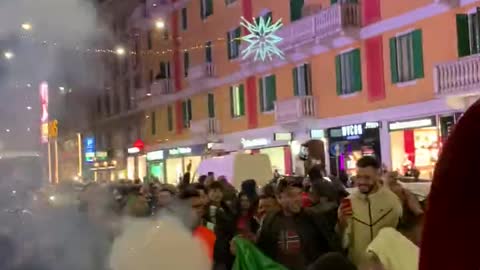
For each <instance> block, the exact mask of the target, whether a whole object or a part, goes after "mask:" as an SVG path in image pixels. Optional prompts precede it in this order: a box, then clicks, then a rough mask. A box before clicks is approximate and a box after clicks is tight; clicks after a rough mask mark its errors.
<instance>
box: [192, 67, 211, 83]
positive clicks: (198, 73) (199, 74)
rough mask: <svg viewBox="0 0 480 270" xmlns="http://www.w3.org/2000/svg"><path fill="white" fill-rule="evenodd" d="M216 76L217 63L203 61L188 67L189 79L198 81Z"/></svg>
mask: <svg viewBox="0 0 480 270" xmlns="http://www.w3.org/2000/svg"><path fill="white" fill-rule="evenodd" d="M213 77H215V64H213V63H203V64H201V65H196V66H194V67H191V68H189V69H188V80H189V81H190V82H198V81H201V80H205V79H209V78H213Z"/></svg>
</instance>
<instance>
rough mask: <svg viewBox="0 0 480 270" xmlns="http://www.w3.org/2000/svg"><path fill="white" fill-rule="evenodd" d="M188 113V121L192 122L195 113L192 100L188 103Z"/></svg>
mask: <svg viewBox="0 0 480 270" xmlns="http://www.w3.org/2000/svg"><path fill="white" fill-rule="evenodd" d="M187 111H188V121H192V119H193V113H192V100H191V99H188V101H187Z"/></svg>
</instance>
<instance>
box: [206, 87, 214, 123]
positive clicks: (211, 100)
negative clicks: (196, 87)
mask: <svg viewBox="0 0 480 270" xmlns="http://www.w3.org/2000/svg"><path fill="white" fill-rule="evenodd" d="M207 99H208V101H207V107H208V117H209V118H214V117H215V96H214V95H213V94H212V93H208V97H207Z"/></svg>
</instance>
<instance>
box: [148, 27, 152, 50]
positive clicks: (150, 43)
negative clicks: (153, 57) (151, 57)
mask: <svg viewBox="0 0 480 270" xmlns="http://www.w3.org/2000/svg"><path fill="white" fill-rule="evenodd" d="M147 46H148V49H149V50H151V49H152V48H153V32H152V31H148V33H147Z"/></svg>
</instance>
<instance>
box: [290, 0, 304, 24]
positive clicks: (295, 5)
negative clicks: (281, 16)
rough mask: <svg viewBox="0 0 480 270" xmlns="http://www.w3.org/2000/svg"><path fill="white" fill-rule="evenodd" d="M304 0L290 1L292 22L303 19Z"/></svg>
mask: <svg viewBox="0 0 480 270" xmlns="http://www.w3.org/2000/svg"><path fill="white" fill-rule="evenodd" d="M303 5H304V0H290V21H292V22H293V21H296V20H299V19H301V18H302V13H303Z"/></svg>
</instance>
